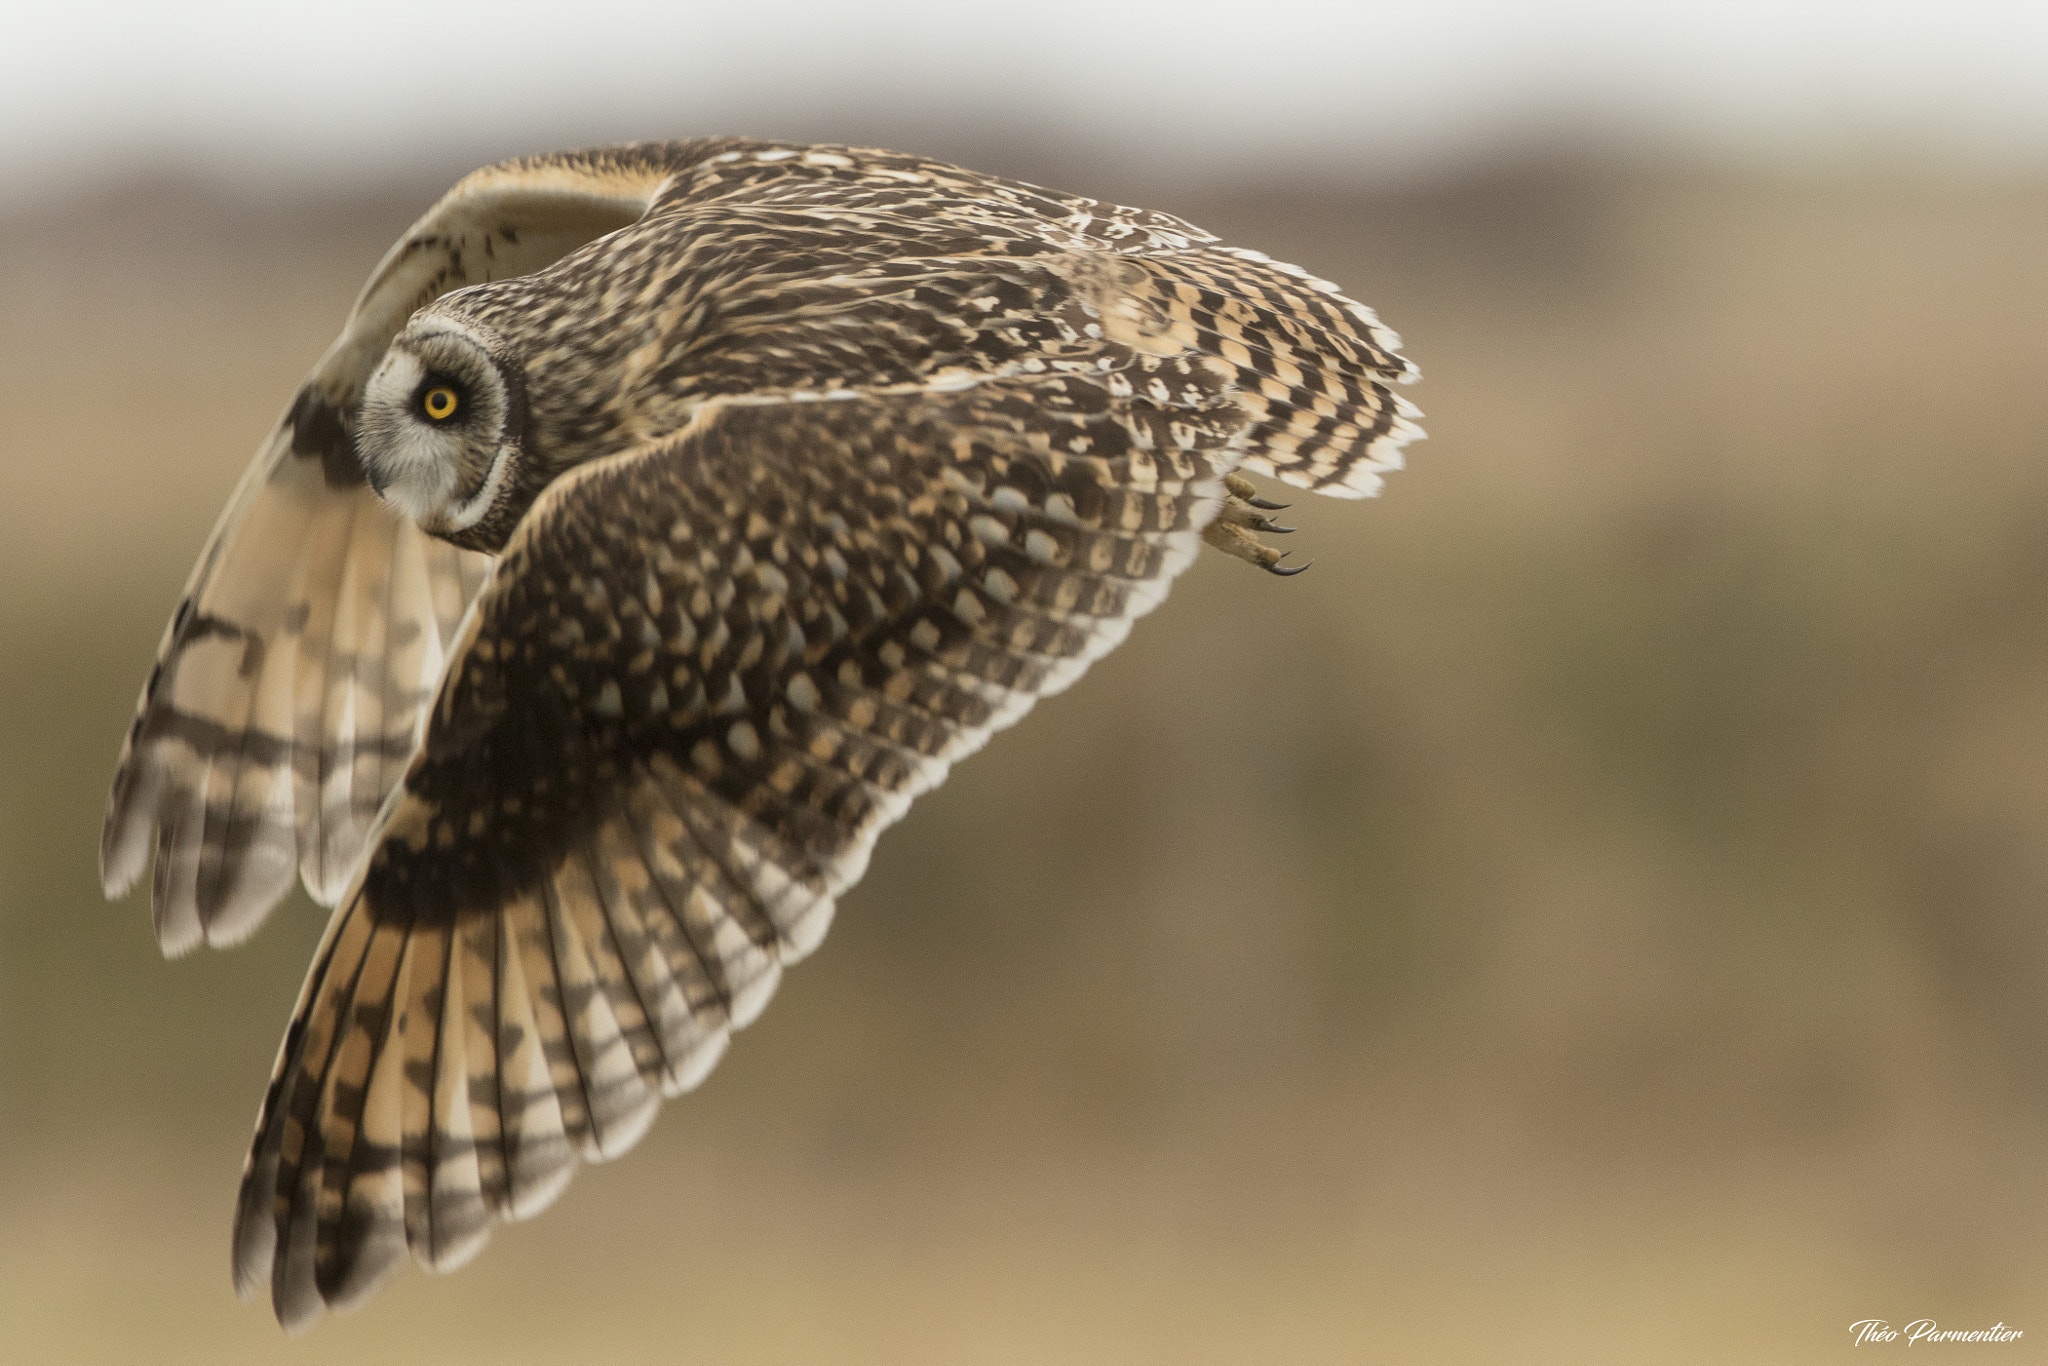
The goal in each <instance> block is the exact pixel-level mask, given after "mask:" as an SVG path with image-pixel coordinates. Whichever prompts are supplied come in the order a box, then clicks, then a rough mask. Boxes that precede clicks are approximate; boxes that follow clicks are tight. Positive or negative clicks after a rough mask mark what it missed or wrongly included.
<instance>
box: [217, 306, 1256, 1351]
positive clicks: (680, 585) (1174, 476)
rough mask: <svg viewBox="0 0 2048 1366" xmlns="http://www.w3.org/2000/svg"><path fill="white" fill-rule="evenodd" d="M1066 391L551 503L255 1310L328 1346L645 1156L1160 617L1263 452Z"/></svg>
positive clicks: (938, 393) (504, 608)
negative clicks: (678, 1098)
mask: <svg viewBox="0 0 2048 1366" xmlns="http://www.w3.org/2000/svg"><path fill="white" fill-rule="evenodd" d="M1160 349H1162V350H1166V349H1170V348H1166V347H1164V346H1162V347H1161V348H1160ZM1037 370H1038V371H1039V373H1014V374H1010V375H1008V376H1005V377H999V378H983V379H980V380H978V381H963V380H962V379H960V378H959V377H958V376H957V375H956V376H953V377H952V378H951V379H950V380H949V381H948V383H950V385H951V387H950V388H946V387H941V386H940V385H936V384H935V385H931V386H927V387H924V388H910V389H896V390H893V391H869V392H865V393H845V394H840V395H836V396H833V397H830V398H826V397H818V398H815V399H813V400H812V401H780V402H748V401H745V400H740V401H732V402H721V403H716V404H712V405H708V406H706V407H705V408H702V409H700V410H699V411H698V414H697V415H696V417H695V418H693V420H692V421H691V423H690V425H689V426H687V427H686V428H684V429H683V430H682V432H680V433H679V434H677V435H675V436H673V437H670V438H667V439H665V440H662V441H660V442H657V443H654V444H652V445H650V446H648V447H645V448H642V449H640V450H636V451H634V452H630V453H627V454H625V455H621V456H615V457H612V458H609V459H606V460H603V461H599V462H596V463H594V464H592V465H588V466H584V467H582V468H580V469H578V470H576V471H574V472H572V473H571V474H569V475H567V476H564V478H563V479H562V480H560V481H558V482H557V483H556V484H555V485H553V486H551V487H550V488H549V489H548V491H547V492H546V493H545V494H543V495H542V498H541V500H540V501H539V502H538V503H537V504H536V505H535V506H534V508H533V510H532V511H531V512H530V513H529V514H528V515H527V517H526V519H525V520H524V521H523V522H522V523H521V524H520V527H519V529H518V531H517V532H515V534H514V536H513V538H512V541H511V542H510V544H509V545H508V547H507V549H506V552H505V554H504V556H503V558H502V559H501V561H500V564H499V567H498V572H497V574H496V577H495V579H494V581H493V583H492V584H491V586H490V587H489V588H488V589H487V590H486V592H485V594H484V597H483V599H482V600H481V602H480V603H479V604H478V606H477V608H476V610H475V612H474V613H473V614H472V616H471V618H470V623H471V624H470V627H469V630H468V634H467V635H466V636H465V638H464V640H463V641H462V642H461V643H460V644H459V646H458V649H459V654H458V657H457V659H456V661H455V664H454V667H453V668H452V669H451V671H450V674H449V677H448V679H447V681H446V683H445V684H444V686H443V688H442V691H441V693H440V697H439V700H438V702H437V703H436V705H435V709H434V713H433V718H432V722H431V724H430V726H429V728H428V731H427V735H426V739H425V741H424V743H423V746H422V748H421V750H420V752H419V755H418V757H417V759H416V760H415V762H414V764H413V765H412V767H411V769H410V771H409V772H408V774H407V775H406V777H405V780H404V782H403V785H402V786H401V788H400V790H399V791H398V792H397V793H396V794H395V795H394V797H393V799H392V803H391V805H390V806H389V807H388V808H387V811H386V814H385V817H384V822H383V824H382V826H381V827H380V831H379V834H378V836H377V840H378V842H377V845H376V849H375V851H374V853H373V854H372V856H371V857H370V859H369V860H368V861H367V864H366V866H365V869H364V871H363V873H362V875H361V880H360V881H359V882H358V883H357V884H355V886H354V887H353V888H352V889H351V891H350V893H349V894H348V896H347V897H346V898H345V899H344V902H343V905H342V906H341V907H340V909H339V910H337V912H336V914H335V917H334V919H333V921H332V922H331V924H330V925H329V927H328V931H327V936H326V939H325V941H324V942H323V944H322V947H321V949H320V951H319V953H318V955H317V956H316V959H315V961H314V965H313V968H312V972H311V974H310V976H309V977H308V979H307V982H306V985H305V987H304V989H303V991H302V993H301V995H300V998H299V1005H298V1009H297V1012H296V1015H295V1017H294V1019H293V1022H292V1025H291V1027H290V1029H289V1031H288V1032H287V1034H286V1037H285V1041H284V1045H283V1048H282V1050H281V1052H280V1055H279V1058H278V1063H277V1069H276V1073H275V1076H274V1078H273V1080H272V1083H271V1087H270V1091H269V1094H268V1096H267V1098H266V1100H265V1102H264V1106H263V1111H262V1115H261V1117H260V1118H259V1120H258V1125H257V1133H256V1139H255V1144H254V1147H253V1150H252V1152H251V1155H250V1159H249V1165H248V1167H247V1168H246V1170H245V1173H244V1177H243V1186H242V1193H241V1201H240V1207H239V1211H238V1216H237V1223H236V1236H235V1272H236V1280H237V1285H238V1288H239V1289H240V1290H241V1291H242V1293H243V1294H245V1295H248V1294H252V1293H253V1292H254V1291H255V1289H256V1288H257V1287H258V1286H259V1285H260V1284H261V1283H262V1282H263V1281H264V1280H265V1279H269V1280H270V1282H271V1289H272V1298H273V1301H274V1304H275V1306H276V1310H277V1314H278V1317H279V1320H280V1321H281V1322H283V1323H284V1324H285V1325H286V1326H287V1327H288V1328H293V1329H297V1328H302V1327H304V1326H306V1325H308V1324H310V1323H311V1322H312V1321H313V1320H314V1319H315V1318H317V1317H318V1316H319V1315H320V1313H321V1312H322V1310H323V1309H324V1308H325V1307H327V1306H330V1305H332V1306H348V1305H350V1304H353V1303H355V1302H358V1301H360V1300H361V1299H362V1298H363V1297H364V1296H366V1295H367V1294H368V1293H369V1292H370V1291H371V1290H372V1289H373V1288H374V1287H375V1286H376V1284H377V1283H378V1282H379V1281H380V1280H381V1279H382V1277H383V1276H384V1275H385V1274H386V1273H387V1272H388V1271H389V1270H390V1269H391V1268H392V1267H393V1266H394V1265H395V1264H396V1262H397V1261H398V1260H399V1258H400V1255H401V1253H402V1252H403V1251H404V1250H405V1249H406V1248H407V1247H408V1246H409V1247H410V1248H411V1249H412V1251H413V1253H414V1254H415V1255H416V1256H417V1257H418V1258H419V1259H420V1260H421V1261H422V1262H424V1263H426V1264H427V1265H429V1266H432V1267H435V1268H439V1269H448V1268H452V1267H454V1266H456V1265H458V1264H460V1263H461V1262H462V1261H464V1260H465V1259H466V1258H468V1257H469V1256H471V1255H472V1254H474V1253H475V1252H476V1251H477V1249H478V1248H479V1247H480V1246H481V1245H482V1243H483V1241H484V1239H485V1238H486V1236H487V1235H488V1233H489V1230H490V1228H491V1226H492V1225H493V1223H494V1222H495V1221H497V1220H500V1219H511V1218H521V1217H524V1216H526V1215H529V1214H532V1213H533V1212H535V1211H536V1210H538V1209H540V1208H541V1207H542V1206H543V1205H545V1204H546V1203H547V1202H548V1201H549V1200H550V1199H552V1198H553V1196H554V1195H555V1194H556V1193H557V1192H558V1191H559V1190H560V1189H561V1187H562V1185H563V1183H564V1182H566V1180H567V1179H568V1177H569V1175H570V1174H571V1172H572V1170H573V1168H574V1166H575V1164H576V1163H577V1162H578V1161H579V1160H596V1159H599V1158H605V1157H611V1156H614V1155H616V1154H617V1153H619V1152H620V1151H622V1150H623V1149H625V1148H626V1147H628V1146H629V1145H631V1144H632V1143H633V1142H634V1140H635V1139H636V1138H638V1136H639V1135H640V1133H641V1132H642V1131H643V1129H644V1128H645V1126H646V1125H647V1123H648V1121H649V1119H650V1118H651V1117H652V1113H653V1111H654V1108H655V1106H656V1104H657V1101H658V1099H659V1098H660V1097H661V1096H663V1095H668V1094H673V1093H675V1092H678V1091H682V1090H685V1089H687V1088H689V1087H691V1086H693V1085H695V1084H696V1082H697V1081H699V1080H700V1079H701V1078H702V1077H703V1076H704V1074H705V1073H706V1072H707V1071H708V1070H709V1069H710V1067H711V1066H712V1064H713V1063H714V1062H715V1061H716V1060H717V1058H718V1056H719V1054H720V1053H721V1052H722V1050H723V1049H724V1047H725V1044H726V1041H727V1037H728V1035H729V1033H730V1032H731V1031H732V1030H734V1029H737V1028H740V1027H741V1026H743V1025H745V1024H746V1023H747V1022H748V1021H749V1020H751V1019H752V1018H753V1016H754V1015H755V1013H756V1012H758V1011H759V1010H760V1009H761V1007H762V1005H763V1004H764V1003H765V1001H766V999H767V997H768V996H769V994H770V993H771V992H772V991H773V989H774V987H775V984H776V981H777V979H778V977H779V975H780V972H781V969H782V967H783V966H784V965H786V964H788V963H790V962H792V961H794V960H795V959H797V958H799V957H801V956H802V955H803V954H804V953H806V952H808V951H809V950H810V949H811V948H812V947H814V946H815V945H816V944H817V943H818V941H819V939H820V938H821V937H822V936H823V935H824V933H825V929H826V926H827V924H828V922H829V921H830V918H831V915H832V907H833V901H834V898H835V897H837V896H838V895H839V894H840V893H841V892H843V891H844V890H845V889H846V888H848V887H849V886H851V885H852V884H853V882H854V881H855V880H856V879H857V878H859V876H860V875H861V873H862V871H863V870H864V869H865V867H866V865H867V860H868V854H869V851H870V849H871V848H872V846H873V844H874V840H875V838H876V836H877V834H878V833H879V832H880V831H881V829H882V828H883V827H884V826H886V825H887V824H889V823H890V822H892V821H894V820H895V819H897V818H898V817H900V816H901V815H902V814H903V813H904V811H905V809H906V808H907V807H908V805H909V803H910V801H911V800H912V799H913V798H914V797H915V796H917V795H918V794H919V793H921V792H924V791H926V790H927V789H929V788H931V787H932V786H934V785H935V784H937V783H938V782H940V781H941V780H942V779H943V778H944V777H945V775H946V772H947V770H948V767H949V765H951V764H952V763H954V762H956V761H957V760H959V759H960V758H962V757H963V756H965V755H967V754H970V753H972V752H973V751H974V750H975V749H977V748H979V747H980V746H981V744H982V743H983V742H984V741H986V740H987V738H988V737H989V735H990V734H991V733H993V732H994V731H996V730H998V729H1000V728H1002V727H1004V726H1006V725H1008V724H1010V723H1011V722H1013V721H1015V720H1016V719H1017V718H1018V717H1020V716H1021V715H1023V713H1024V712H1025V711H1026V710H1028V709H1029V708H1030V706H1031V705H1032V703H1033V702H1034V701H1035V700H1036V699H1038V698H1040V697H1043V696H1045V695H1047V694H1049V693H1052V692H1055V691H1057V690H1059V689H1060V688H1063V687H1065V686H1066V685H1067V684H1068V683H1070V682H1072V681H1073V680H1074V679H1075V678H1076V677H1078V676H1079V675H1080V673H1081V672H1082V670H1084V669H1085V668H1086V667H1087V665H1088V664H1089V662H1090V661H1092V660H1094V659H1095V658H1097V657H1099V656H1100V655H1101V654H1103V653H1104V652H1106V651H1107V650H1109V649H1110V648H1111V647H1113V646H1114V645H1116V644H1117V643H1118V642H1119V641H1120V640H1122V638H1123V637H1124V635H1125V633H1126V632H1127V631H1128V630H1129V628H1130V625H1131V623H1132V621H1133V620H1134V619H1135V618H1137V617H1138V616H1140V615H1141V614H1143V613H1144V612H1146V611H1148V610H1149V609H1150V608H1151V607H1152V606H1153V605H1154V604H1156V603H1157V602H1158V601H1159V600H1160V599H1161V598H1162V597H1163V596H1164V595H1165V592H1166V589H1167V586H1168V583H1169V581H1170V580H1171V579H1172V578H1173V576H1174V575H1175V574H1177V573H1178V572H1179V571H1180V570H1181V569H1182V568H1183V567H1184V566H1185V565H1186V564H1187V563H1188V562H1189V560H1190V559H1191V558H1192V557H1193V556H1194V554H1195V552H1196V549H1197V547H1198V546H1199V545H1200V537H1201V529H1202V527H1203V526H1204V525H1205V524H1206V523H1207V522H1208V521H1209V520H1210V519H1211V518H1212V517H1214V516H1215V514H1216V509H1217V507H1218V506H1219V501H1220V496H1221V495H1220V490H1221V476H1222V474H1223V473H1224V472H1225V471H1226V470H1227V469H1228V468H1229V467H1230V466H1232V465H1233V464H1235V463H1236V462H1237V460H1238V458H1239V455H1240V452H1239V451H1238V450H1236V449H1235V446H1234V442H1235V440H1236V438H1237V437H1238V436H1239V435H1240V434H1241V432H1242V431H1243V429H1244V427H1245V422H1246V415H1245V412H1244V410H1243V408H1242V407H1241V406H1240V404H1239V401H1238V399H1237V398H1236V397H1235V396H1234V395H1233V394H1232V393H1231V392H1230V385H1229V374H1230V372H1229V368H1228V367H1227V366H1224V365H1222V364H1219V363H1217V362H1215V361H1213V360H1208V359H1204V358H1200V357H1197V356H1195V355H1193V354H1191V353H1179V354H1169V355H1161V354H1149V353H1146V352H1144V351H1142V350H1136V349H1133V348H1130V347H1126V346H1122V345H1118V344H1103V345H1100V346H1098V347H1097V348H1096V349H1095V354H1094V355H1093V356H1091V357H1088V358H1086V359H1083V360H1075V361H1073V362H1071V363H1070V364H1067V365H1066V366H1065V367H1064V368H1059V367H1055V368H1051V369H1048V367H1046V366H1044V365H1039V366H1038V367H1037Z"/></svg>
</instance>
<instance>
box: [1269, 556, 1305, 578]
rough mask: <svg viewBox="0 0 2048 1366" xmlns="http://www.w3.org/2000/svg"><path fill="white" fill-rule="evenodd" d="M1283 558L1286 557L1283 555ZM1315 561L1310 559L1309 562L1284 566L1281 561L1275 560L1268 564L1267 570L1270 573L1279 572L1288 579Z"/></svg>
mask: <svg viewBox="0 0 2048 1366" xmlns="http://www.w3.org/2000/svg"><path fill="white" fill-rule="evenodd" d="M1282 558H1283V559H1284V558H1285V557H1284V556H1283V557H1282ZM1314 563H1315V561H1314V560H1310V561H1309V562H1308V564H1291V565H1288V566H1286V567H1285V568H1283V567H1281V564H1280V561H1279V560H1275V561H1273V563H1271V564H1269V565H1267V566H1266V572H1267V573H1268V574H1278V575H1279V576H1280V577H1281V578H1283V579H1287V578H1292V577H1294V576H1295V575H1296V574H1299V573H1300V572H1301V571H1302V570H1304V569H1306V568H1308V565H1309V564H1314Z"/></svg>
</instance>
